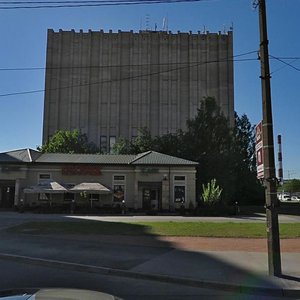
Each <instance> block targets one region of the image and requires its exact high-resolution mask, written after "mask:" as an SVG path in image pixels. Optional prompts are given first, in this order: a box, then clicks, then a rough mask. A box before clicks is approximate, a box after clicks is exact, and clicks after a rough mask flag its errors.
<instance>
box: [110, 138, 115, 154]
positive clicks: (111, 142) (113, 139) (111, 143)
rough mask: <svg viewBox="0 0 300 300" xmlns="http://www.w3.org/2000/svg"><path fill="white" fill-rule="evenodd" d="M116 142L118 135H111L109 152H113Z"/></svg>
mask: <svg viewBox="0 0 300 300" xmlns="http://www.w3.org/2000/svg"><path fill="white" fill-rule="evenodd" d="M115 143H116V137H115V136H110V137H109V152H110V153H111V152H112V149H113V146H114V144H115Z"/></svg>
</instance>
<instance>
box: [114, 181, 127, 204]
mask: <svg viewBox="0 0 300 300" xmlns="http://www.w3.org/2000/svg"><path fill="white" fill-rule="evenodd" d="M113 197H114V198H113V200H114V202H122V201H123V200H125V185H124V184H114V195H113Z"/></svg>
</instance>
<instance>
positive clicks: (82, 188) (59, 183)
mask: <svg viewBox="0 0 300 300" xmlns="http://www.w3.org/2000/svg"><path fill="white" fill-rule="evenodd" d="M196 165H197V163H195V162H192V161H188V160H184V159H180V158H177V157H173V156H168V155H165V154H161V153H157V152H154V151H148V152H145V153H141V154H138V155H92V154H58V153H46V154H43V153H40V152H37V151H35V150H31V149H23V150H17V151H11V152H5V153H0V166H1V169H0V170H1V171H0V191H1V198H0V201H1V202H0V204H1V205H2V207H5V206H9V207H13V206H19V205H20V204H21V203H22V205H26V206H28V207H35V206H40V205H45V204H47V205H49V206H53V205H55V206H59V205H61V206H64V205H65V206H66V205H70V204H71V203H76V205H77V206H84V205H87V206H89V207H90V208H91V209H93V208H101V207H116V206H119V207H120V206H121V205H124V204H126V207H127V208H128V209H135V210H144V211H149V210H154V211H162V210H164V211H165V210H167V211H172V210H175V209H177V208H180V207H181V206H182V205H184V207H186V208H191V207H195V174H196V169H195V168H196ZM8 191H9V192H8ZM3 194H4V196H3ZM8 194H9V195H8ZM7 203H8V204H7Z"/></svg>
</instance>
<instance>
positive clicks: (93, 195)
mask: <svg viewBox="0 0 300 300" xmlns="http://www.w3.org/2000/svg"><path fill="white" fill-rule="evenodd" d="M90 200H100V195H99V194H90Z"/></svg>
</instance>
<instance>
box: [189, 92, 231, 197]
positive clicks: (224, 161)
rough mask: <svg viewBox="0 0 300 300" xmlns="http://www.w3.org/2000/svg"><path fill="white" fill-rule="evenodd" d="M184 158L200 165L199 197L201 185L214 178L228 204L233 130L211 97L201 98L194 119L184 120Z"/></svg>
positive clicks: (198, 177)
mask: <svg viewBox="0 0 300 300" xmlns="http://www.w3.org/2000/svg"><path fill="white" fill-rule="evenodd" d="M183 138H184V143H183V145H184V147H185V149H184V151H183V153H184V154H185V155H184V156H185V158H187V159H190V160H194V161H197V162H198V163H199V166H198V170H197V181H198V183H197V187H198V191H197V193H198V195H200V194H201V191H200V190H199V187H201V184H206V183H208V182H210V180H211V179H213V178H215V179H216V180H217V181H218V182H219V185H220V186H221V187H222V189H223V197H222V198H223V200H224V201H225V202H229V201H231V198H232V194H233V190H234V186H233V182H234V174H233V172H232V155H231V149H232V143H233V138H232V130H231V128H230V126H229V122H228V120H227V119H226V117H225V116H224V115H223V114H222V112H221V110H220V107H219V106H218V105H217V103H216V101H215V99H214V98H211V97H207V98H204V99H203V101H202V103H201V106H200V109H199V110H198V113H197V115H196V117H195V118H194V119H191V120H188V121H187V131H186V133H185V134H184V137H183Z"/></svg>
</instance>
